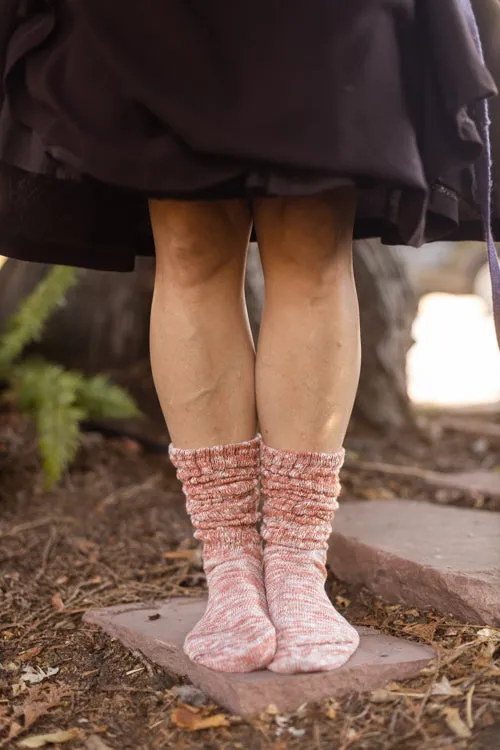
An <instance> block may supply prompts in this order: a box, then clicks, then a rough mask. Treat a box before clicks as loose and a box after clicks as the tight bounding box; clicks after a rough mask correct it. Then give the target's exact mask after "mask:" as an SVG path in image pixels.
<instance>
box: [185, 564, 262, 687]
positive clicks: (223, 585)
mask: <svg viewBox="0 0 500 750" xmlns="http://www.w3.org/2000/svg"><path fill="white" fill-rule="evenodd" d="M207 582H208V592H209V593H208V604H207V609H206V611H205V614H204V615H203V617H202V618H201V620H200V621H199V622H198V624H197V625H196V626H195V627H194V628H193V630H192V631H191V632H190V633H189V635H188V636H187V637H186V640H185V643H184V653H185V654H186V655H187V656H188V657H189V658H190V659H191V661H194V662H196V663H197V664H202V665H203V666H204V667H208V668H209V669H214V670H216V671H217V672H253V671H254V670H257V669H265V668H266V667H267V665H268V664H269V663H270V662H271V660H272V658H273V656H274V653H275V651H276V631H275V629H274V626H273V624H272V623H271V620H270V619H269V613H268V608H267V602H266V596H265V590H264V582H263V574H262V561H261V559H260V557H257V556H255V555H253V554H250V553H248V552H244V551H241V550H235V551H233V553H232V554H231V555H230V557H229V559H225V560H223V561H222V562H218V563H217V564H215V565H214V564H211V565H210V568H209V570H207Z"/></svg>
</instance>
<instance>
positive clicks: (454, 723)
mask: <svg viewBox="0 0 500 750" xmlns="http://www.w3.org/2000/svg"><path fill="white" fill-rule="evenodd" d="M443 716H444V718H445V721H446V723H447V725H448V727H449V728H450V729H451V731H452V732H454V734H456V736H457V737H460V738H461V739H467V738H469V737H470V736H471V731H470V729H469V727H468V726H467V724H466V723H465V722H464V721H463V719H462V717H461V716H460V713H459V711H458V708H443Z"/></svg>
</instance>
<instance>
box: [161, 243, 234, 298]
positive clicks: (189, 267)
mask: <svg viewBox="0 0 500 750" xmlns="http://www.w3.org/2000/svg"><path fill="white" fill-rule="evenodd" d="M232 265H234V257H233V255H232V254H231V253H230V252H228V251H227V250H226V249H225V248H224V247H222V248H221V247H220V246H219V247H217V246H215V245H214V244H212V243H211V242H208V241H204V239H203V237H200V235H199V233H197V234H196V236H192V235H191V234H183V235H177V236H173V237H171V238H170V240H169V242H168V247H163V248H162V249H161V250H160V251H158V250H157V253H156V276H157V281H159V282H160V283H161V281H162V280H164V281H166V282H168V283H169V284H171V285H175V286H177V287H180V288H185V289H190V288H194V287H199V286H203V285H205V284H207V283H209V282H210V281H212V280H213V279H214V278H216V277H217V276H219V275H220V274H221V273H224V272H225V271H227V270H229V269H230V268H231V266H232Z"/></svg>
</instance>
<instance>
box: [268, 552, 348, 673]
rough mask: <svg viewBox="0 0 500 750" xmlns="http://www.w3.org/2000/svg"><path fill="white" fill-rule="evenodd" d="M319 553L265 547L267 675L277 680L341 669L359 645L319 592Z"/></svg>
mask: <svg viewBox="0 0 500 750" xmlns="http://www.w3.org/2000/svg"><path fill="white" fill-rule="evenodd" d="M324 555H325V553H324V551H323V550H296V549H291V548H289V547H284V546H281V545H273V544H271V545H269V546H268V547H267V548H266V549H265V550H264V567H265V583H266V593H267V602H268V606H269V615H270V617H271V620H272V622H273V625H274V627H275V628H276V638H277V648H276V653H275V655H274V658H273V660H272V661H271V663H270V664H269V665H268V667H267V668H268V669H270V670H271V671H273V672H281V673H283V674H295V673H297V672H326V671H329V670H332V669H337V668H338V667H341V666H342V665H343V664H345V663H346V662H347V661H348V660H349V659H350V657H351V656H352V655H353V654H354V652H355V651H356V649H357V648H358V645H359V635H358V633H357V631H356V630H355V629H354V628H353V627H352V626H351V625H349V623H348V622H347V620H345V619H344V618H343V617H342V615H340V614H339V613H338V612H337V611H336V609H335V608H334V607H333V605H332V603H331V602H330V600H329V599H328V596H327V594H326V591H325V578H326V569H325V566H324Z"/></svg>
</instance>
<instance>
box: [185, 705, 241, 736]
mask: <svg viewBox="0 0 500 750" xmlns="http://www.w3.org/2000/svg"><path fill="white" fill-rule="evenodd" d="M171 716H172V721H173V722H174V724H175V726H176V727H179V728H180V729H187V730H188V732H199V731H200V730H202V729H215V728H216V727H228V726H230V724H229V721H228V718H227V716H225V715H224V714H214V715H213V716H201V715H200V711H199V709H196V708H193V706H186V705H184V704H182V705H181V706H178V707H177V708H174V710H173V711H172V715H171Z"/></svg>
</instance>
